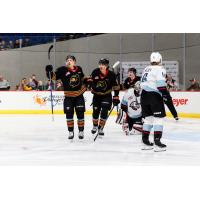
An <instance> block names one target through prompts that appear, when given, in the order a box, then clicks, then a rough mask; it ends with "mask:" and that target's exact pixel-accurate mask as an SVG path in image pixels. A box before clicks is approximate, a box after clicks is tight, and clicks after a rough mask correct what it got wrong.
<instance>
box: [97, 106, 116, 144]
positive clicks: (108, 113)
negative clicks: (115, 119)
mask: <svg viewBox="0 0 200 200" xmlns="http://www.w3.org/2000/svg"><path fill="white" fill-rule="evenodd" d="M114 107H115V106H113V107H112V108H111V110H110V112H109V113H108V116H107V118H106V121H105V124H106V122H107V120H108V117H109V116H110V114H111V113H112V111H113V109H114ZM105 124H104V126H103V128H104V127H105ZM98 136H99V132H97V134H96V136H95V138H94V142H95V141H96V139H97V137H98Z"/></svg>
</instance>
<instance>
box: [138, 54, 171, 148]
mask: <svg viewBox="0 0 200 200" xmlns="http://www.w3.org/2000/svg"><path fill="white" fill-rule="evenodd" d="M150 62H151V65H150V66H147V67H146V68H145V69H144V70H143V73H142V77H141V87H142V94H141V106H142V114H143V117H144V124H143V133H142V142H143V144H144V147H143V148H142V149H153V143H151V142H150V141H149V134H150V131H151V128H153V130H154V147H155V149H154V150H155V151H164V150H166V145H165V144H163V143H161V141H160V140H161V138H162V133H163V119H164V117H165V116H166V114H165V107H164V102H163V98H165V99H169V98H170V96H169V93H168V91H167V88H166V79H165V77H166V70H165V69H164V68H163V66H162V65H161V64H162V56H161V55H160V53H158V52H153V53H152V54H151V56H150Z"/></svg>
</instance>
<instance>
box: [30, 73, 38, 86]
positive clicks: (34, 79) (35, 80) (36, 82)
mask: <svg viewBox="0 0 200 200" xmlns="http://www.w3.org/2000/svg"><path fill="white" fill-rule="evenodd" d="M31 78H32V81H33V82H34V83H35V86H36V88H38V80H37V79H36V75H35V74H33V75H32V77H31Z"/></svg>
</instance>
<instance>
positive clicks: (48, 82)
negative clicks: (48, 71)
mask: <svg viewBox="0 0 200 200" xmlns="http://www.w3.org/2000/svg"><path fill="white" fill-rule="evenodd" d="M52 83H53V84H52V88H53V90H55V84H54V82H53V81H52ZM50 89H51V88H50V80H48V81H47V83H46V85H45V90H50Z"/></svg>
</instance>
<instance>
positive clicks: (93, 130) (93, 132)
mask: <svg viewBox="0 0 200 200" xmlns="http://www.w3.org/2000/svg"><path fill="white" fill-rule="evenodd" d="M97 130H98V126H93V128H92V130H91V133H92V134H95V133H96V132H97Z"/></svg>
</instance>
